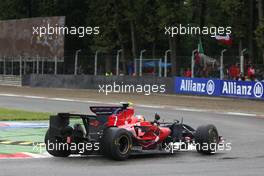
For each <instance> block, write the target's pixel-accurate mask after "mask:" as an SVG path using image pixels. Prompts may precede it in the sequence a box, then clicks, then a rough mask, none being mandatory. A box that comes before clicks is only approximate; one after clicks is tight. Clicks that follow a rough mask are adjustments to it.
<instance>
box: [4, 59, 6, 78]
mask: <svg viewBox="0 0 264 176" xmlns="http://www.w3.org/2000/svg"><path fill="white" fill-rule="evenodd" d="M4 75H6V58H5V57H4Z"/></svg>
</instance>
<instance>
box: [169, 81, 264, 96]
mask: <svg viewBox="0 0 264 176" xmlns="http://www.w3.org/2000/svg"><path fill="white" fill-rule="evenodd" d="M174 92H175V93H177V94H196V95H208V96H227V97H239V98H254V99H264V82H253V81H232V80H217V79H205V78H184V77H176V78H175V82H174Z"/></svg>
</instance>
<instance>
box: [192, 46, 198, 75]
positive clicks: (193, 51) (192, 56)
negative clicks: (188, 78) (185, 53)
mask: <svg viewBox="0 0 264 176" xmlns="http://www.w3.org/2000/svg"><path fill="white" fill-rule="evenodd" d="M195 52H197V49H195V50H193V51H192V60H191V64H192V65H191V70H192V78H194V53H195Z"/></svg>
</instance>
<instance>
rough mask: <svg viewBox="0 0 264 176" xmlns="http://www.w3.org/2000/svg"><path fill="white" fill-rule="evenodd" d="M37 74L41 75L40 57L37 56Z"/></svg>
mask: <svg viewBox="0 0 264 176" xmlns="http://www.w3.org/2000/svg"><path fill="white" fill-rule="evenodd" d="M37 74H39V56H37Z"/></svg>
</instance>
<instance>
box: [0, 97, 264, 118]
mask: <svg viewBox="0 0 264 176" xmlns="http://www.w3.org/2000/svg"><path fill="white" fill-rule="evenodd" d="M0 96H5V97H18V98H28V99H43V100H52V101H64V102H79V103H92V104H107V105H119V104H120V103H113V102H102V101H90V100H79V99H68V98H52V97H43V96H31V95H20V94H4V93H0ZM135 106H137V107H142V108H152V109H172V110H176V111H187V112H206V113H215V114H222V115H234V116H249V117H260V116H261V117H262V116H264V115H262V114H253V113H244V112H222V111H215V110H210V109H195V108H188V107H177V106H157V105H146V104H135Z"/></svg>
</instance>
